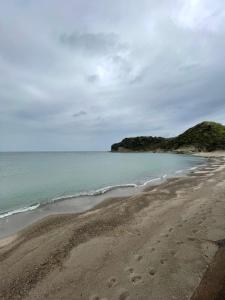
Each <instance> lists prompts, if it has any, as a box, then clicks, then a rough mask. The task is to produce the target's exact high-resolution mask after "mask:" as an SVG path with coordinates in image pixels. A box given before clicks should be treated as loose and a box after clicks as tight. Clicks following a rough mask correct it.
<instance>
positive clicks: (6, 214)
mask: <svg viewBox="0 0 225 300" xmlns="http://www.w3.org/2000/svg"><path fill="white" fill-rule="evenodd" d="M197 168H198V166H197V167H192V168H189V169H188V170H194V169H197ZM184 171H185V170H178V171H175V174H177V173H182V172H184ZM171 175H172V174H171ZM168 176H169V175H168V174H164V175H162V176H161V177H156V178H151V179H148V180H146V181H145V182H144V183H142V184H136V183H127V184H118V185H112V186H106V187H103V188H100V189H97V190H94V191H89V192H81V193H76V194H74V195H65V196H59V197H55V198H52V199H51V200H49V201H47V202H43V203H37V204H32V205H31V206H26V207H23V208H18V209H15V210H11V211H7V212H4V213H2V214H1V213H0V219H3V218H6V217H9V216H12V215H15V214H19V213H23V212H27V211H32V210H35V209H37V208H38V207H40V206H45V205H48V204H51V203H54V202H56V201H63V200H66V199H72V198H78V197H90V196H100V195H103V194H105V193H107V192H109V191H112V190H115V189H121V188H129V187H130V188H141V187H144V186H146V185H147V184H149V183H151V182H154V181H160V180H164V179H165V178H167V177H168Z"/></svg>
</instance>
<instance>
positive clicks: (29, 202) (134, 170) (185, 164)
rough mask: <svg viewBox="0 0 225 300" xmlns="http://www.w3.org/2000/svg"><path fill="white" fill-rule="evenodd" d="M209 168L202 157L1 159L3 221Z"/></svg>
mask: <svg viewBox="0 0 225 300" xmlns="http://www.w3.org/2000/svg"><path fill="white" fill-rule="evenodd" d="M203 163H204V159H203V158H200V157H195V156H190V155H180V154H179V155H178V154H168V153H148V152H145V153H111V152H18V153H15V152H14V153H0V218H4V217H7V216H10V215H12V214H15V213H19V212H23V211H27V210H33V209H35V208H37V207H39V206H40V205H42V204H45V203H50V202H54V201H57V200H60V199H65V198H69V197H80V196H82V195H90V196H91V195H97V194H102V193H107V191H109V190H111V189H114V188H119V187H120V188H121V187H128V186H131V187H137V186H141V185H145V184H146V183H147V182H149V181H154V180H157V179H160V178H163V177H166V176H168V177H169V176H173V175H176V174H179V173H182V172H185V171H187V170H189V169H193V168H195V167H197V166H198V165H200V164H203Z"/></svg>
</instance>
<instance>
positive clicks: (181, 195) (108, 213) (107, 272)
mask: <svg viewBox="0 0 225 300" xmlns="http://www.w3.org/2000/svg"><path fill="white" fill-rule="evenodd" d="M224 216H225V159H224V158H223V157H219V158H211V159H210V160H209V163H208V165H207V166H205V167H201V169H200V170H196V172H195V171H193V172H192V173H191V174H189V175H188V176H184V177H179V178H172V179H169V180H168V181H166V182H164V183H162V184H160V185H159V186H154V187H148V188H147V189H146V190H145V191H144V192H142V193H140V194H138V195H134V196H129V197H123V198H113V199H107V200H106V201H104V202H103V203H101V204H100V205H98V206H97V207H95V208H94V209H92V210H90V211H88V212H86V213H81V214H69V215H68V214H67V215H65V214H64V215H63V214H62V215H56V216H49V217H47V218H45V219H43V220H41V221H39V222H37V223H35V224H34V225H32V226H29V227H27V228H26V229H24V230H22V231H21V232H19V233H18V235H17V237H16V238H15V237H14V238H12V239H11V240H7V242H6V241H5V242H4V245H3V242H2V244H1V247H0V299H10V300H13V299H52V300H53V299H54V300H56V299H85V300H88V299H92V300H94V299H95V300H106V299H108V300H110V299H113V300H114V299H115V300H116V299H118V300H125V299H127V300H128V299H130V300H137V299H139V300H142V299H143V300H144V299H152V300H167V299H168V300H172V299H177V300H183V299H191V298H192V299H195V300H197V299H204V300H207V299H215V300H216V299H217V300H218V299H225V298H218V297H219V296H218V295H219V293H220V296H221V295H222V293H223V291H222V289H223V284H221V282H224V279H225V278H224V277H223V276H224V275H223V274H222V273H221V274H222V275H221V274H220V275H221V276H220V284H218V287H215V285H214V286H213V287H211V289H210V288H209V285H208V284H207V283H208V281H209V279H207V278H211V277H212V276H213V278H214V279H215V276H216V275H217V274H215V272H218V270H219V269H218V268H219V266H221V267H222V268H223V269H225V267H223V264H224V256H223V255H222V256H221V254H219V253H220V252H219V251H221V249H223V247H222V246H223V243H222V242H221V243H220V242H218V243H217V242H216V241H220V240H223V239H224V238H225V217H224ZM221 245H222V246H221ZM220 246H221V247H222V248H220ZM219 248H220V249H219ZM218 249H219V250H218ZM221 257H222V258H221ZM215 265H216V266H217V269H216V267H215ZM213 268H214V269H213ZM210 270H214V271H210ZM215 270H216V271H215ZM208 273H210V274H211V275H209V274H208ZM207 274H208V275H207ZM210 276H211V277H210ZM202 286H203V287H204V288H203V289H202ZM202 290H203V291H205V290H206V291H207V293H206V295H203V296H202V297H204V298H200V297H201V295H202ZM212 290H213V291H214V294H212V293H211V294H210V291H212ZM210 295H211V296H210ZM212 295H213V296H212ZM210 297H211V298H210ZM212 297H213V298H212ZM221 297H223V295H222V296H221Z"/></svg>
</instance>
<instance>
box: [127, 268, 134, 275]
mask: <svg viewBox="0 0 225 300" xmlns="http://www.w3.org/2000/svg"><path fill="white" fill-rule="evenodd" d="M125 271H126V272H128V273H130V274H132V273H134V268H132V267H128V268H126V269H125Z"/></svg>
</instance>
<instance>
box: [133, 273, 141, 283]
mask: <svg viewBox="0 0 225 300" xmlns="http://www.w3.org/2000/svg"><path fill="white" fill-rule="evenodd" d="M141 279H142V277H141V276H140V275H133V276H131V281H132V282H133V283H134V284H138V283H140V282H141Z"/></svg>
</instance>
